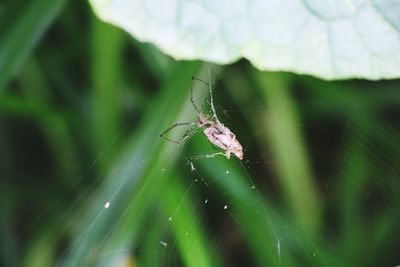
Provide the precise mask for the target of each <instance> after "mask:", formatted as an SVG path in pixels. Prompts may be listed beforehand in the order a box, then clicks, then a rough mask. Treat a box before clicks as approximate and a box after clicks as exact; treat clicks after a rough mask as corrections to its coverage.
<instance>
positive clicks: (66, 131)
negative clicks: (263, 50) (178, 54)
mask: <svg viewBox="0 0 400 267" xmlns="http://www.w3.org/2000/svg"><path fill="white" fill-rule="evenodd" d="M45 2H46V1H45V0H40V1H33V2H32V3H31V4H30V5H28V6H23V5H17V4H15V3H12V2H11V1H8V2H7V3H6V4H4V5H3V4H1V5H0V20H1V21H4V22H6V23H5V24H4V25H8V26H7V27H4V29H3V28H2V29H0V32H1V33H4V34H2V39H1V43H0V55H1V57H0V70H1V73H0V89H2V90H1V96H0V148H1V150H0V177H1V181H0V182H1V186H0V190H1V194H0V196H1V205H2V207H1V217H0V231H1V234H0V244H1V245H0V247H1V258H0V262H1V263H0V264H1V265H4V266H41V267H42V266H54V265H59V266H196V267H197V266H289V267H290V266H394V265H396V264H399V263H400V260H399V259H398V251H399V249H400V242H399V240H398V236H399V234H400V231H399V229H398V228H399V227H398V225H397V222H398V221H399V219H400V218H399V217H400V216H399V215H400V212H399V210H400V209H399V203H400V202H399V195H400V194H399V193H400V191H399V190H400V189H399V182H398V177H399V175H400V169H399V168H398V162H399V159H400V143H399V141H398V140H400V138H399V137H400V132H399V117H398V111H399V97H398V87H399V85H400V83H399V81H398V80H393V81H379V82H368V81H364V80H351V81H342V82H327V81H321V80H318V79H315V78H311V77H307V76H298V75H292V74H285V73H265V72H260V71H258V70H255V69H254V68H252V67H251V66H250V65H249V64H248V63H246V62H238V63H236V64H234V65H231V66H227V67H224V68H221V67H217V66H212V65H208V64H206V63H204V62H185V61H180V62H177V61H174V60H172V59H171V58H169V57H167V56H165V55H163V54H161V53H160V52H159V51H158V50H157V49H156V48H154V47H153V46H151V45H148V44H142V43H138V42H136V41H134V40H132V39H131V37H129V36H128V35H127V34H126V33H124V32H122V31H121V30H118V29H116V28H113V27H111V26H109V25H106V24H104V23H102V22H100V21H98V20H97V19H96V18H95V17H94V16H93V15H92V14H91V12H90V10H89V7H88V6H85V5H84V4H82V3H73V4H72V3H71V4H70V5H63V1H52V2H51V3H50V2H49V3H46V4H45ZM5 33H7V34H5ZM208 72H210V73H211V78H212V80H214V81H215V86H214V100H215V103H216V106H217V112H218V116H219V118H220V120H221V121H222V122H223V123H224V124H225V125H226V126H228V127H229V128H230V129H231V130H232V131H233V132H234V133H235V134H236V135H237V137H238V140H239V141H240V142H241V143H242V145H243V146H244V148H245V159H244V160H243V161H239V160H238V159H236V158H231V159H230V160H228V159H226V158H225V157H223V156H215V157H207V156H206V155H208V154H210V153H214V152H215V150H213V148H212V147H211V146H210V143H209V142H208V140H207V139H206V138H205V137H204V136H203V135H201V134H196V135H194V136H193V137H191V138H190V139H189V140H188V142H186V143H185V144H184V145H176V144H174V143H172V142H168V141H166V140H164V139H162V138H160V137H159V135H160V133H162V132H163V131H164V130H165V129H167V128H168V127H169V126H171V125H172V124H173V123H176V122H185V121H195V120H196V112H195V110H194V109H193V107H192V104H191V102H190V86H191V77H192V76H196V77H199V78H201V79H204V80H207V79H208ZM206 89H207V88H205V86H204V85H201V84H196V83H195V84H194V92H195V101H196V103H198V105H200V104H202V103H203V104H202V105H201V106H202V109H203V110H204V111H205V112H207V110H208V106H209V105H207V102H206V101H204V100H202V99H204V98H206V97H207V94H208V90H206ZM221 109H222V110H221ZM185 130H187V129H185V128H184V127H181V128H179V127H177V128H176V129H174V130H173V131H171V132H170V133H169V137H171V138H174V139H180V138H181V137H182V135H183V134H184V133H185ZM107 202H108V203H109V207H108V206H107V208H105V205H106V203H107Z"/></svg>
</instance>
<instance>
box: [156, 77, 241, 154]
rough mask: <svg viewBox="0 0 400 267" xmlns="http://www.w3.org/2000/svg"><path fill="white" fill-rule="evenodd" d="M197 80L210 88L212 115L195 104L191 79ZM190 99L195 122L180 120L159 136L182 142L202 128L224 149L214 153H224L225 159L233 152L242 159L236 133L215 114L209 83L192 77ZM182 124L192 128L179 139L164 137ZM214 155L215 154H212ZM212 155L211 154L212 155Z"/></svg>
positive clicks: (178, 142) (208, 136)
mask: <svg viewBox="0 0 400 267" xmlns="http://www.w3.org/2000/svg"><path fill="white" fill-rule="evenodd" d="M195 80H196V81H199V82H202V83H204V84H206V85H207V86H208V87H209V88H210V102H209V103H210V106H211V113H212V116H211V117H210V116H207V115H205V114H204V113H203V112H202V110H201V109H200V108H199V107H198V106H197V105H196V104H195V102H194V98H193V81H195ZM190 100H191V102H192V104H193V107H194V109H195V110H196V112H197V115H198V118H197V122H181V123H175V124H174V125H172V126H171V127H169V128H168V129H167V130H165V131H164V132H163V133H162V134H160V137H163V138H165V139H166V140H168V141H171V142H174V143H177V144H181V143H183V142H184V141H185V140H186V139H188V138H189V137H191V136H192V135H193V134H195V133H196V131H197V130H198V129H202V130H203V133H204V135H205V136H206V137H207V139H208V140H209V141H210V142H211V143H212V144H214V145H215V146H217V147H219V148H221V149H222V150H224V153H222V152H220V153H216V154H222V155H224V156H225V157H226V158H227V159H230V157H231V154H234V155H235V156H236V157H237V158H238V159H240V160H242V159H243V148H242V145H241V144H240V143H239V141H238V140H237V139H236V135H235V134H234V133H232V132H231V130H229V128H228V127H226V126H225V125H224V124H222V123H221V122H220V121H219V120H218V117H217V114H216V112H215V108H214V102H213V96H212V87H211V85H210V84H209V83H207V82H205V81H203V80H200V79H198V78H195V77H192V85H191V88H190ZM182 125H191V126H193V128H192V129H191V130H189V131H187V132H186V133H185V134H184V137H183V139H182V140H181V141H175V140H172V139H170V138H168V137H165V136H164V135H165V134H166V133H167V132H169V131H171V130H172V129H174V128H175V127H177V126H182ZM214 155H215V154H214ZM212 156H213V155H212Z"/></svg>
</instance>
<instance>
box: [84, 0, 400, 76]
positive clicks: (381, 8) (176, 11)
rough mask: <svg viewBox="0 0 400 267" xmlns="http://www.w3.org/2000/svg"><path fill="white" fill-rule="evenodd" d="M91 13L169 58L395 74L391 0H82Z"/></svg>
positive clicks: (398, 71) (398, 51)
mask: <svg viewBox="0 0 400 267" xmlns="http://www.w3.org/2000/svg"><path fill="white" fill-rule="evenodd" d="M89 1H90V2H91V4H92V6H93V8H94V10H95V12H96V13H97V15H98V16H99V17H100V18H101V19H103V20H105V21H108V22H110V23H112V24H115V25H117V26H119V27H121V28H123V29H124V30H126V31H127V32H129V33H130V34H132V35H133V36H134V37H136V38H137V39H139V40H141V41H145V42H151V43H153V44H155V45H156V46H157V47H159V48H160V49H161V50H162V51H164V52H165V53H167V54H169V55H171V56H173V57H174V58H176V59H202V60H207V61H211V62H216V63H229V62H232V61H235V60H237V59H239V58H241V57H244V58H247V59H248V60H250V61H251V62H252V64H254V65H255V66H256V67H257V68H259V69H262V70H285V71H293V72H297V73H306V74H312V75H315V76H320V77H323V78H326V79H340V78H350V77H362V78H368V79H380V78H395V77H400V1H398V0H369V1H367V0H302V1H300V0H252V1H249V0H231V1H229V0H197V1H196V0H184V1H179V0H89Z"/></svg>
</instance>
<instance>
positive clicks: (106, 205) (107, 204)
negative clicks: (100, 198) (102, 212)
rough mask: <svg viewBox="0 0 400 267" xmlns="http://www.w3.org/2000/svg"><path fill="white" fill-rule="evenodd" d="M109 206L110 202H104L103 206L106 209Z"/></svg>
mask: <svg viewBox="0 0 400 267" xmlns="http://www.w3.org/2000/svg"><path fill="white" fill-rule="evenodd" d="M109 207H110V202H108V201H107V202H106V204H104V208H105V209H108V208H109Z"/></svg>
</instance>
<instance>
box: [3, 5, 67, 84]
mask: <svg viewBox="0 0 400 267" xmlns="http://www.w3.org/2000/svg"><path fill="white" fill-rule="evenodd" d="M65 2H66V1H65V0H35V1H33V2H31V3H30V4H29V5H27V6H26V8H25V9H24V10H23V11H22V12H21V14H20V15H19V16H16V18H15V19H13V20H11V21H6V22H4V21H2V24H3V23H9V26H7V28H6V30H5V33H4V32H2V36H0V92H1V91H3V90H4V88H5V86H6V85H7V82H8V81H9V79H10V78H12V76H13V75H14V74H15V73H16V72H17V71H18V70H19V68H20V67H21V65H22V64H23V63H24V61H25V60H26V58H27V57H28V56H29V54H30V53H31V51H32V50H33V48H34V47H35V45H36V44H37V43H38V41H39V40H40V38H41V37H42V36H43V34H44V33H45V31H46V30H47V28H48V27H49V25H50V24H51V23H52V21H53V20H54V18H55V17H56V16H57V15H58V13H59V12H60V10H61V9H62V6H63V5H64V3H65ZM2 26H4V25H2Z"/></svg>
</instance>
